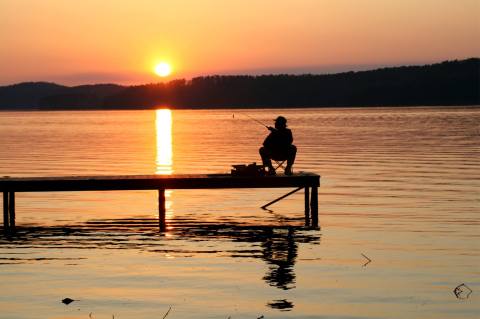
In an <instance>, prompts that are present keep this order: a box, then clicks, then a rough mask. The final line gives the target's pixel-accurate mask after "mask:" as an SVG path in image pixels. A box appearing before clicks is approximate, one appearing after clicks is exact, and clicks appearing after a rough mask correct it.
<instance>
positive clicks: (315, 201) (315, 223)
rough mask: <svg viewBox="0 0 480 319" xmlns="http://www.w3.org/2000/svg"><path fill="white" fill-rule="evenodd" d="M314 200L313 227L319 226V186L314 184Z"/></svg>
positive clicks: (311, 205)
mask: <svg viewBox="0 0 480 319" xmlns="http://www.w3.org/2000/svg"><path fill="white" fill-rule="evenodd" d="M311 197H312V200H311V202H310V207H311V209H312V227H318V187H317V186H312V196H311Z"/></svg>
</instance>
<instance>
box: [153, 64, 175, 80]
mask: <svg viewBox="0 0 480 319" xmlns="http://www.w3.org/2000/svg"><path fill="white" fill-rule="evenodd" d="M171 73H172V67H171V66H170V64H168V63H166V62H161V63H158V64H157V65H156V66H155V74H156V75H158V76H161V77H166V76H169V75H170V74H171Z"/></svg>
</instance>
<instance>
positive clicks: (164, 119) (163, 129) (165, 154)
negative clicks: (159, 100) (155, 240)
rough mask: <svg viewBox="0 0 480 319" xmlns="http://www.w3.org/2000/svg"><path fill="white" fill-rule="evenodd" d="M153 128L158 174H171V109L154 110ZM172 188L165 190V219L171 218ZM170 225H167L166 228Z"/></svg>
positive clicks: (156, 171)
mask: <svg viewBox="0 0 480 319" xmlns="http://www.w3.org/2000/svg"><path fill="white" fill-rule="evenodd" d="M155 129H156V138H157V156H156V158H155V162H156V170H155V174H158V175H171V174H172V173H173V170H172V162H173V161H172V111H171V110H169V109H160V110H156V112H155ZM171 197H172V190H168V189H167V190H166V191H165V208H166V216H165V217H166V219H167V221H168V220H171V219H172V218H173V215H174V213H173V209H172V200H171ZM169 228H170V227H169V226H167V229H169Z"/></svg>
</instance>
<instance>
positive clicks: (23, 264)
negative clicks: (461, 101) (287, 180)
mask: <svg viewBox="0 0 480 319" xmlns="http://www.w3.org/2000/svg"><path fill="white" fill-rule="evenodd" d="M246 115H249V116H251V117H253V118H255V119H257V120H259V121H261V122H264V123H265V124H267V125H271V124H272V120H273V119H274V118H275V117H276V116H277V115H284V116H285V117H287V119H288V124H289V127H290V128H291V129H292V131H293V134H294V139H295V141H294V143H295V144H296V146H297V148H298V150H299V151H298V155H297V160H296V165H295V166H294V171H297V172H298V171H309V172H315V173H318V174H320V175H321V176H322V178H321V187H320V189H319V211H320V226H321V229H320V230H306V229H303V228H302V225H303V223H304V221H303V215H304V212H303V194H302V193H301V192H299V193H296V194H294V195H292V196H291V197H289V198H287V199H285V200H282V201H280V202H279V203H276V204H274V205H273V206H271V209H272V210H273V211H271V212H269V211H264V210H261V209H260V208H259V207H260V206H262V205H264V204H265V203H267V202H269V201H271V200H273V199H275V198H276V197H278V196H280V195H283V194H284V193H286V192H287V191H288V190H287V189H278V190H277V189H273V190H270V189H242V190H174V191H167V194H166V196H167V224H168V227H169V230H168V231H167V233H165V234H160V233H158V223H157V220H156V218H157V214H158V213H157V193H156V192H153V191H122V192H76V193H74V192H66V193H61V192H60V193H20V194H17V197H16V198H17V204H16V207H17V225H18V226H19V234H18V236H16V237H13V238H7V237H2V238H1V239H0V287H1V288H2V291H3V293H2V294H0V309H1V311H0V318H56V319H57V318H64V319H65V318H88V317H89V315H90V314H92V316H93V317H94V318H112V315H114V316H115V318H162V317H163V316H164V314H165V313H166V312H167V311H168V309H169V308H170V307H171V311H170V313H169V315H168V318H172V319H175V318H228V317H231V318H258V317H260V316H261V315H264V316H265V318H459V317H461V318H476V317H478V313H479V312H480V306H479V304H480V303H479V294H480V281H479V279H478V278H479V265H480V251H479V249H480V246H479V245H480V244H479V235H478V234H479V217H480V210H479V207H480V205H479V194H480V127H479V124H478V123H480V109H479V108H478V107H476V108H362V109H360V108H357V109H355V108H352V109H348V108H346V109H289V110H204V111H198V110H196V111H191V110H181V111H171V112H170V111H165V110H159V111H108V112H107V111H82V112H2V113H0V150H1V151H0V176H4V175H8V176H57V175H97V174H98V175H100V174H119V175H120V174H154V173H157V174H170V173H175V174H183V173H219V172H229V171H230V166H231V165H232V164H246V163H251V162H257V163H258V162H260V157H259V155H258V148H259V147H260V145H261V143H262V141H263V139H264V137H265V136H266V134H267V132H268V131H267V130H266V129H265V128H264V127H262V126H261V125H259V124H258V123H255V122H254V121H252V120H251V119H249V118H248V117H247V116H246ZM362 254H363V255H365V256H367V257H368V258H370V259H371V260H372V261H371V262H369V263H367V262H368V260H367V259H366V258H365V257H364V256H362ZM462 283H465V284H466V285H467V286H468V287H470V288H471V289H472V290H473V293H472V294H470V295H469V296H466V295H465V294H463V295H461V296H460V297H461V298H457V297H456V296H455V294H454V293H453V290H454V288H455V287H456V286H458V285H460V284H462ZM65 297H69V298H72V299H75V300H76V301H74V302H73V303H72V304H70V305H68V306H66V305H64V304H62V303H61V302H60V301H61V300H62V299H63V298H65Z"/></svg>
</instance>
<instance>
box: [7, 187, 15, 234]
mask: <svg viewBox="0 0 480 319" xmlns="http://www.w3.org/2000/svg"><path fill="white" fill-rule="evenodd" d="M9 195H10V196H9V197H10V198H9V199H8V208H9V210H10V219H9V226H10V230H13V231H14V230H15V192H10V193H9Z"/></svg>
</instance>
